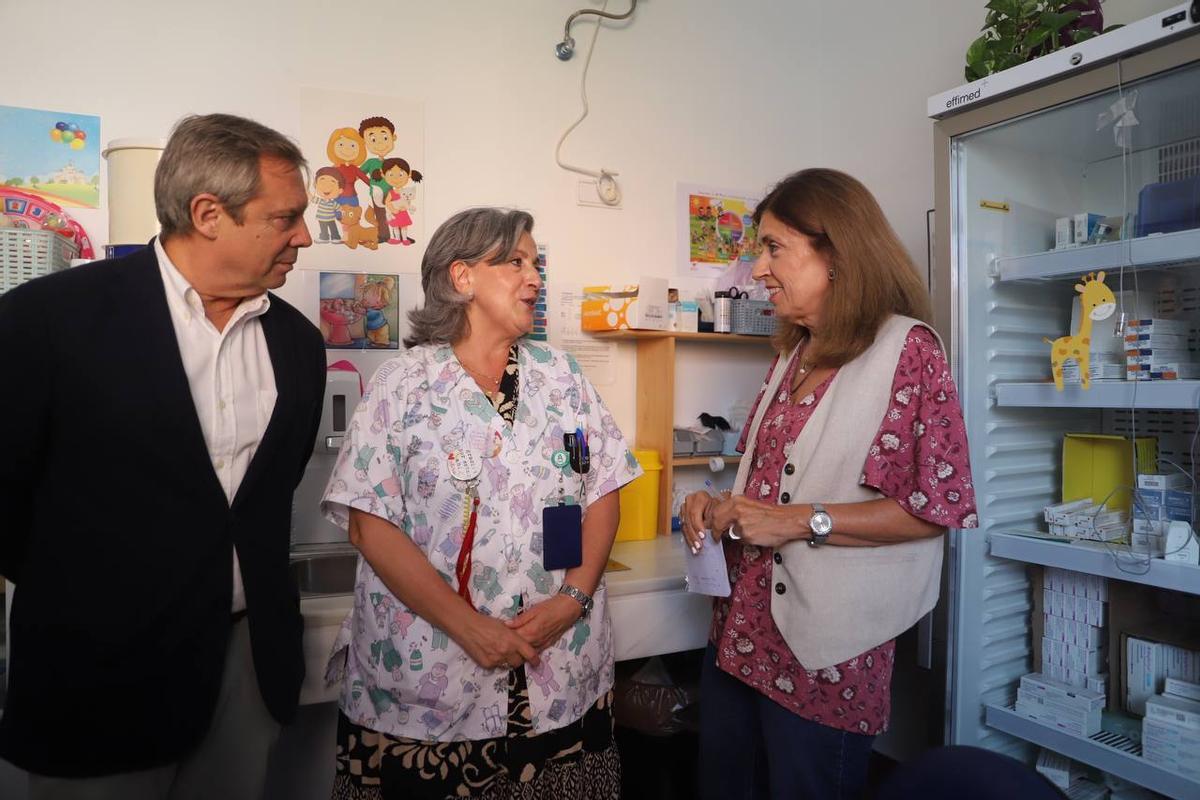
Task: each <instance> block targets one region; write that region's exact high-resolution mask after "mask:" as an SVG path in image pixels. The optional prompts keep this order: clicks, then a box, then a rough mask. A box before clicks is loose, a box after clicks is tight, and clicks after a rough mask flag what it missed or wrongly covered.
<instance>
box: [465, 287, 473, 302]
mask: <svg viewBox="0 0 1200 800" xmlns="http://www.w3.org/2000/svg"><path fill="white" fill-rule="evenodd" d="M465 294H466V295H467V300H474V299H475V290H474V289H467V291H466V293H465Z"/></svg>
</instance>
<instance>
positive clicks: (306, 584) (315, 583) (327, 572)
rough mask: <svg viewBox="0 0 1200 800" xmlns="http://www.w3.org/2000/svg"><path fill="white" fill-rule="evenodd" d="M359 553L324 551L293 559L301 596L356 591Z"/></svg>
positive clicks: (292, 568)
mask: <svg viewBox="0 0 1200 800" xmlns="http://www.w3.org/2000/svg"><path fill="white" fill-rule="evenodd" d="M357 565H358V554H357V553H323V554H321V555H311V556H303V557H301V558H298V559H295V560H294V561H292V564H291V570H292V575H293V576H295V578H296V585H297V586H298V587H299V588H300V596H301V597H323V596H326V595H335V594H352V593H353V592H354V573H355V569H356V567H357Z"/></svg>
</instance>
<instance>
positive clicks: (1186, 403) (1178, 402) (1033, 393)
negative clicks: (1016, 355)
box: [995, 381, 1200, 411]
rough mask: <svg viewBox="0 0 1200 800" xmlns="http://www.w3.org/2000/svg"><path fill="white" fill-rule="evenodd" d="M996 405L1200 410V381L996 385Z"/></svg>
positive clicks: (1041, 382)
mask: <svg viewBox="0 0 1200 800" xmlns="http://www.w3.org/2000/svg"><path fill="white" fill-rule="evenodd" d="M995 391H996V405H999V406H1009V407H1021V408H1131V407H1136V408H1175V409H1185V410H1189V411H1194V410H1196V409H1197V408H1200V381H1092V388H1090V389H1083V388H1081V387H1079V386H1067V387H1065V388H1064V389H1063V390H1062V391H1061V392H1060V391H1058V390H1057V389H1055V388H1054V384H1053V383H1050V382H1049V381H1040V382H1036V383H1034V382H1031V383H1017V382H1012V383H997V384H996V386H995Z"/></svg>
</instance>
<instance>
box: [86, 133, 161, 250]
mask: <svg viewBox="0 0 1200 800" xmlns="http://www.w3.org/2000/svg"><path fill="white" fill-rule="evenodd" d="M165 146H166V142H165V141H163V140H162V139H113V140H112V141H111V142H109V143H108V147H107V148H105V150H104V152H103V153H102V154H101V155H103V156H104V158H105V159H107V161H108V242H109V244H145V243H146V242H148V241H150V239H151V238H152V237H154V236H157V235H158V214H157V213H156V212H155V210H154V170H155V168H157V167H158V159H159V157H160V156H162V151H163V148H164V147H165Z"/></svg>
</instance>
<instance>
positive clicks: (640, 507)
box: [617, 450, 662, 542]
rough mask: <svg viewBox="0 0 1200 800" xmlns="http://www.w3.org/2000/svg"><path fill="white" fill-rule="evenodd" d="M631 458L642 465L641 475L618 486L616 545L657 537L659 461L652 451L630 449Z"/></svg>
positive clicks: (660, 465)
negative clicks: (631, 451)
mask: <svg viewBox="0 0 1200 800" xmlns="http://www.w3.org/2000/svg"><path fill="white" fill-rule="evenodd" d="M633 456H634V458H636V459H637V460H638V463H639V464H641V465H642V470H643V474H642V476H641V477H639V478H637V479H635V480H633V481H632V482H630V483H627V484H625V485H624V486H622V487H621V494H620V498H621V524H620V525H618V526H617V541H618V542H627V541H633V540H637V539H653V538H654V537H655V536H656V535H658V482H659V480H660V476H661V475H662V461H660V460H659V458H658V452H657V451H656V450H634V451H633Z"/></svg>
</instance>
